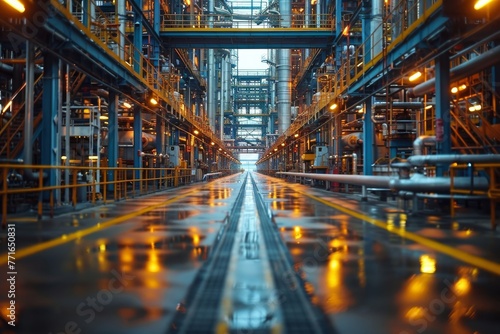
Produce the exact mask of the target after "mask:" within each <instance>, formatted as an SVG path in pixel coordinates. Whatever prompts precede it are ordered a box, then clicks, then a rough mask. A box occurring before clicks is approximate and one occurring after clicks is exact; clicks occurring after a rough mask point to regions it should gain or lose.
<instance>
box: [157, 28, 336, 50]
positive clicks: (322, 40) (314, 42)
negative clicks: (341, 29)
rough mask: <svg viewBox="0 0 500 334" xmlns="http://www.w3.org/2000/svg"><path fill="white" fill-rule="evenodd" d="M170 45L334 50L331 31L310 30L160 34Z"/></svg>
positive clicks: (175, 30) (171, 31) (161, 32)
mask: <svg viewBox="0 0 500 334" xmlns="http://www.w3.org/2000/svg"><path fill="white" fill-rule="evenodd" d="M160 37H161V39H162V41H163V43H166V45H175V47H176V48H181V49H184V48H195V49H198V48H199V49H204V48H205V49H218V48H228V49H301V48H308V49H310V48H313V49H314V48H323V49H327V48H330V47H331V45H332V41H333V33H332V31H331V30H306V29H293V28H286V29H279V28H274V29H231V28H228V29H219V28H212V29H169V30H165V31H160Z"/></svg>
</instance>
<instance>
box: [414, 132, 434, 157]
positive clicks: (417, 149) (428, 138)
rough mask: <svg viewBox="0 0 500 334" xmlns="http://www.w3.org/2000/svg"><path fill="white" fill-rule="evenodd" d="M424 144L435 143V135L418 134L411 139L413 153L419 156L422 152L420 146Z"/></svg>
mask: <svg viewBox="0 0 500 334" xmlns="http://www.w3.org/2000/svg"><path fill="white" fill-rule="evenodd" d="M424 145H425V146H431V145H436V136H420V137H418V138H417V139H415V140H414V141H413V154H414V155H415V156H419V155H421V154H422V148H423V147H424Z"/></svg>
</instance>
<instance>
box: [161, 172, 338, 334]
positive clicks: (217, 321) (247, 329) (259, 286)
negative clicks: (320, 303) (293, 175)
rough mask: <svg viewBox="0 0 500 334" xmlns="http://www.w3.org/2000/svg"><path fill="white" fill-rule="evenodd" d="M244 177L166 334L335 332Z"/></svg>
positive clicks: (261, 202)
mask: <svg viewBox="0 0 500 334" xmlns="http://www.w3.org/2000/svg"><path fill="white" fill-rule="evenodd" d="M248 175H250V173H249V174H247V176H246V177H245V180H244V182H243V184H242V186H241V190H240V192H239V194H238V197H237V199H236V202H235V204H234V206H233V209H232V210H231V213H230V215H229V216H228V219H227V223H226V225H225V227H224V229H223V230H222V231H221V235H220V237H219V241H218V242H217V244H216V245H215V246H214V252H213V253H212V256H211V258H210V259H209V260H208V261H207V263H205V265H204V266H203V267H202V269H201V270H200V272H199V273H198V275H197V278H196V279H195V282H194V283H193V284H192V286H191V288H190V290H189V292H188V295H187V296H186V299H185V300H186V302H185V307H182V308H181V310H179V311H178V312H177V314H176V315H175V317H174V320H173V322H172V324H171V326H170V328H169V331H168V333H253V334H261V333H262V334H264V333H273V334H278V333H334V331H333V329H332V327H331V326H330V325H329V322H328V320H327V319H326V317H325V316H324V315H323V313H322V312H320V311H319V310H317V309H316V308H315V307H314V306H313V305H312V304H311V302H310V299H309V298H308V296H307V294H306V292H305V289H304V287H303V282H302V281H301V280H300V277H299V276H298V274H297V273H296V272H295V271H294V269H293V265H292V261H291V258H290V255H289V253H288V249H287V248H286V246H285V244H284V242H283V241H282V239H281V237H280V235H279V232H278V230H277V229H276V226H275V223H274V221H273V219H272V216H271V215H270V214H269V213H268V211H267V210H266V205H265V203H264V200H263V199H262V197H261V196H260V194H259V192H258V188H257V185H256V183H255V181H254V180H253V178H252V177H250V178H251V179H252V181H251V183H250V182H247V179H248Z"/></svg>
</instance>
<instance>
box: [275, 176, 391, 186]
mask: <svg viewBox="0 0 500 334" xmlns="http://www.w3.org/2000/svg"><path fill="white" fill-rule="evenodd" d="M276 174H282V175H290V176H298V177H304V178H310V179H315V180H323V181H331V182H339V183H348V184H353V185H358V186H364V185H367V186H370V187H375V188H387V189H389V182H390V181H391V179H392V177H390V176H373V175H352V174H315V173H295V172H278V173H276Z"/></svg>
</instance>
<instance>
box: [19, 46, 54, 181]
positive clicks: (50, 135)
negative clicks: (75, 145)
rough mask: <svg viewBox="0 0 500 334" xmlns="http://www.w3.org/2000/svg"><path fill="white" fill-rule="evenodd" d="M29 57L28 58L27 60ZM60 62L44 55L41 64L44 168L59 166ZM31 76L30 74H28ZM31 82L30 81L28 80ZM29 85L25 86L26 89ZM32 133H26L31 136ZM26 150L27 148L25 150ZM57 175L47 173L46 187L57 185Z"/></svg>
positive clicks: (42, 154)
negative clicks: (42, 69)
mask: <svg viewBox="0 0 500 334" xmlns="http://www.w3.org/2000/svg"><path fill="white" fill-rule="evenodd" d="M28 49H29V51H28V54H30V53H31V52H32V49H31V47H29V48H28ZM29 58H31V57H28V59H29ZM31 64H34V63H33V62H32V61H31V60H27V62H26V65H27V67H28V68H30V67H31V66H32V65H31ZM60 66H61V64H60V61H59V59H58V58H57V57H55V56H53V55H51V54H49V53H46V54H45V55H44V64H43V68H44V71H43V73H44V74H43V97H42V109H43V118H42V137H41V145H40V149H41V163H42V165H46V166H60V165H61V157H60V149H59V145H60V141H61V140H60V137H59V133H58V113H59V110H60V108H61V94H60V92H61V78H60ZM28 72H30V71H28ZM28 76H31V74H28ZM29 80H31V79H29ZM28 86H29V85H27V87H28ZM32 133H33V132H31V133H26V135H27V136H31V135H32ZM25 149H26V150H28V148H25ZM28 154H29V153H28ZM58 175H59V173H58V172H57V170H55V169H51V170H48V171H47V180H46V184H45V185H46V186H56V185H59V177H58Z"/></svg>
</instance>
